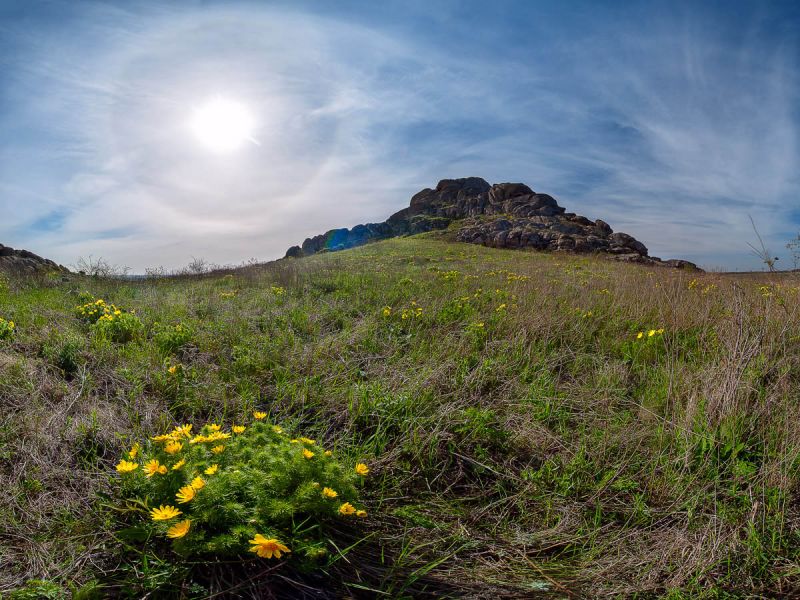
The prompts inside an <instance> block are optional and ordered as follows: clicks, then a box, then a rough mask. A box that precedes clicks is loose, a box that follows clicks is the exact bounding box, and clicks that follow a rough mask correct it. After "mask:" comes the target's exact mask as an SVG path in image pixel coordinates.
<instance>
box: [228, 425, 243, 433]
mask: <svg viewBox="0 0 800 600" xmlns="http://www.w3.org/2000/svg"><path fill="white" fill-rule="evenodd" d="M231 431H233V433H243V432H244V425H234V426H233V427H231Z"/></svg>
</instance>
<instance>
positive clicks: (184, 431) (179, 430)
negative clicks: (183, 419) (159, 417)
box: [172, 423, 192, 438]
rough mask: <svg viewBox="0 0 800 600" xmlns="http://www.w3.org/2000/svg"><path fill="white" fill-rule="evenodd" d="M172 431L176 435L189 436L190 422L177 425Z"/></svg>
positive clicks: (190, 433)
mask: <svg viewBox="0 0 800 600" xmlns="http://www.w3.org/2000/svg"><path fill="white" fill-rule="evenodd" d="M172 433H173V434H174V435H176V436H185V437H187V438H188V437H191V436H192V424H191V423H189V424H188V425H179V426H178V427H176V428H175V429H173V430H172Z"/></svg>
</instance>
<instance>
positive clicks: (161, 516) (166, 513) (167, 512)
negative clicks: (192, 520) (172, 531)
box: [150, 504, 183, 521]
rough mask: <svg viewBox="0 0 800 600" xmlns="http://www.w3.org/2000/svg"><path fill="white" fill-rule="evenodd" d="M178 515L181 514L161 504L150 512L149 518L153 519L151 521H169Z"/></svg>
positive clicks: (172, 507)
mask: <svg viewBox="0 0 800 600" xmlns="http://www.w3.org/2000/svg"><path fill="white" fill-rule="evenodd" d="M180 514H183V513H181V511H179V510H178V509H177V508H175V507H174V506H164V505H163V504H162V505H161V506H159V507H158V508H154V509H153V510H151V511H150V516H152V517H153V521H169V520H170V519H174V518H175V517H177V516H178V515H180Z"/></svg>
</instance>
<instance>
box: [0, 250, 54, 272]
mask: <svg viewBox="0 0 800 600" xmlns="http://www.w3.org/2000/svg"><path fill="white" fill-rule="evenodd" d="M39 271H67V268H66V267H62V266H61V265H59V264H56V263H54V262H53V261H52V260H48V259H46V258H42V257H41V256H39V255H38V254H34V253H33V252H29V251H28V250H14V248H11V247H9V246H4V245H3V244H0V272H6V273H36V272H39Z"/></svg>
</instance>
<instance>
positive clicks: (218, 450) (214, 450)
mask: <svg viewBox="0 0 800 600" xmlns="http://www.w3.org/2000/svg"><path fill="white" fill-rule="evenodd" d="M223 450H225V446H223V445H222V444H220V445H219V446H214V447H213V448H212V449H211V451H212V452H213V453H214V454H219V453H220V452H222V451H223Z"/></svg>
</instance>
